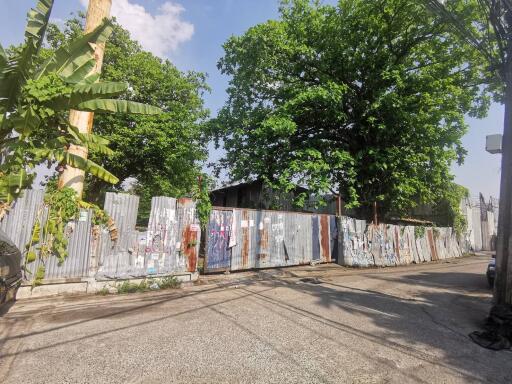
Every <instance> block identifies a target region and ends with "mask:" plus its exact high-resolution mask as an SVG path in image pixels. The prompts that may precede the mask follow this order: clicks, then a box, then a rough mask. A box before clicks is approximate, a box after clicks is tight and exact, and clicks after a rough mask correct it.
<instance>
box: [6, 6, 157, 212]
mask: <svg viewBox="0 0 512 384" xmlns="http://www.w3.org/2000/svg"><path fill="white" fill-rule="evenodd" d="M52 7H53V1H52V0H40V1H38V2H37V5H36V7H35V8H34V9H32V10H30V12H29V13H28V15H27V27H26V29H25V40H24V42H23V44H21V45H20V46H19V47H11V48H10V49H8V50H4V49H3V48H2V47H1V46H0V154H1V155H2V158H1V159H0V218H1V216H2V214H3V213H5V211H6V209H7V207H8V206H9V205H10V204H11V203H12V201H13V200H14V199H15V198H16V197H17V196H18V195H19V194H20V193H21V190H22V189H23V188H28V187H30V186H31V185H32V183H33V180H34V176H35V171H34V170H35V168H36V167H37V166H39V165H41V164H43V163H46V164H47V165H48V166H49V167H51V165H52V164H55V163H58V164H59V165H60V166H61V167H66V166H73V167H77V168H81V169H83V170H85V171H87V172H89V173H90V174H92V175H94V176H96V177H98V178H101V179H102V180H103V181H105V182H107V183H117V182H118V179H117V178H116V177H115V176H114V175H112V174H111V173H110V172H108V171H107V170H106V169H104V168H103V167H101V166H100V165H98V164H97V163H95V162H94V161H91V160H88V159H84V158H82V157H80V156H77V155H74V154H72V153H70V152H69V151H67V148H69V146H70V145H72V144H74V145H81V146H84V147H87V149H88V150H90V151H91V152H96V153H99V154H105V155H108V154H110V153H112V151H111V150H110V149H109V148H108V147H107V145H108V143H109V142H108V140H106V139H104V138H102V137H101V136H98V135H93V134H85V133H82V132H79V131H78V129H77V128H76V127H74V126H72V125H71V124H70V123H69V119H68V117H69V110H70V109H75V110H79V111H93V112H94V111H95V112H120V111H122V112H123V113H135V114H139V113H143V114H158V113H160V112H161V110H160V108H158V107H152V106H149V105H145V104H141V103H137V102H131V101H126V100H120V99H116V98H115V97H119V96H121V95H122V94H123V93H124V92H125V91H126V90H127V87H128V86H127V83H126V82H103V81H102V82H98V80H99V76H98V75H97V74H95V73H92V69H93V68H94V66H95V57H94V48H93V45H94V44H100V43H104V42H105V41H106V40H107V39H108V37H109V36H110V34H111V32H112V25H111V23H110V22H109V21H104V22H103V23H101V24H100V25H99V26H98V27H97V28H96V29H95V30H93V31H92V32H91V33H89V34H87V35H84V36H81V37H80V38H76V39H73V40H70V41H69V44H62V45H61V46H60V47H59V48H58V49H55V50H53V51H51V52H45V53H44V54H42V53H41V47H42V43H43V40H44V38H45V34H46V29H47V25H48V21H49V18H50V14H51V10H52Z"/></svg>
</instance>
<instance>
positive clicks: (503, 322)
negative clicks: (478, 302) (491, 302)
mask: <svg viewBox="0 0 512 384" xmlns="http://www.w3.org/2000/svg"><path fill="white" fill-rule="evenodd" d="M484 329H485V331H483V332H479V331H475V332H472V333H471V334H470V335H469V337H470V338H471V340H473V341H474V342H475V343H477V344H478V345H480V346H482V347H484V348H488V349H492V350H494V351H499V350H502V349H510V348H511V347H512V306H511V305H495V306H494V307H492V308H491V312H490V314H489V317H488V318H487V320H486V322H485V326H484Z"/></svg>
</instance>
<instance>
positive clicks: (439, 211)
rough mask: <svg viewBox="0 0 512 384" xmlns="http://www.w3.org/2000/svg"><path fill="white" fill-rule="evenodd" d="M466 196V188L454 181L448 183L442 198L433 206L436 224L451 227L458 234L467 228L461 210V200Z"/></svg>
mask: <svg viewBox="0 0 512 384" xmlns="http://www.w3.org/2000/svg"><path fill="white" fill-rule="evenodd" d="M468 196H469V191H468V190H467V189H466V188H464V187H462V186H460V185H457V184H455V183H450V184H448V185H447V186H446V189H445V194H444V197H443V199H442V200H440V201H438V202H437V203H436V204H435V205H434V207H433V210H434V221H435V222H436V224H437V225H438V226H448V227H452V228H454V230H455V232H456V233H457V234H458V235H460V234H463V233H464V232H465V231H466V229H467V222H466V218H465V216H464V215H463V214H462V211H461V202H462V201H463V199H464V198H467V197H468Z"/></svg>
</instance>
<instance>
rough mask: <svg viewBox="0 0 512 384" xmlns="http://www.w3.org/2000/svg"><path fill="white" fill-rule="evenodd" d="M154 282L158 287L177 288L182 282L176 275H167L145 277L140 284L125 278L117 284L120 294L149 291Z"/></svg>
mask: <svg viewBox="0 0 512 384" xmlns="http://www.w3.org/2000/svg"><path fill="white" fill-rule="evenodd" d="M154 284H156V286H158V289H177V288H180V287H181V282H180V281H179V280H178V279H177V277H176V276H166V277H163V278H161V279H144V280H142V281H141V282H140V283H139V284H137V283H133V282H130V281H128V280H125V281H123V282H122V283H119V284H117V285H116V288H117V293H118V294H125V293H135V292H147V291H149V290H151V289H153V288H151V287H152V286H153V285H154ZM107 293H108V289H107Z"/></svg>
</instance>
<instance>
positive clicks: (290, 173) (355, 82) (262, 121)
mask: <svg viewBox="0 0 512 384" xmlns="http://www.w3.org/2000/svg"><path fill="white" fill-rule="evenodd" d="M453 3H457V4H458V5H459V6H460V7H462V6H463V4H465V2H464V1H462V0H456V1H455V0H454V1H453ZM464 9H465V11H466V12H465V13H464V18H463V22H464V23H465V24H466V25H468V26H471V23H472V22H473V21H474V20H477V19H478V18H479V17H480V15H479V13H478V12H477V9H476V8H474V7H473V8H472V7H467V8H464ZM280 11H281V17H280V20H277V21H275V20H271V21H268V22H265V23H263V24H259V25H256V26H254V27H252V28H250V29H249V30H248V31H247V32H246V33H244V34H243V35H242V36H235V37H232V38H230V39H229V40H228V41H227V42H226V43H225V44H224V50H225V55H224V57H223V58H222V59H221V60H220V61H219V64H218V67H219V69H220V70H221V71H222V73H223V74H225V75H228V76H231V81H230V86H229V88H228V94H229V100H228V101H227V103H226V105H225V107H224V108H223V109H222V110H221V111H220V113H219V115H218V117H217V118H216V119H214V120H212V122H211V123H210V128H211V130H212V133H213V134H214V135H216V137H217V139H218V140H219V141H218V143H219V142H220V140H222V142H223V143H224V147H225V149H226V152H227V153H226V156H225V157H224V159H222V161H220V163H219V164H218V170H219V171H220V170H225V169H227V170H228V171H229V174H230V177H231V179H232V180H233V181H238V180H250V179H253V180H254V179H258V178H259V179H263V180H265V181H266V182H267V183H268V184H269V185H270V186H271V187H273V188H276V189H281V190H283V191H290V190H291V189H293V188H294V186H295V185H296V184H299V185H302V186H305V187H307V188H308V189H309V190H310V191H311V192H312V193H315V194H317V195H323V194H325V193H327V192H331V193H335V194H338V192H339V194H340V195H341V197H342V198H343V200H344V201H345V202H346V203H347V207H358V210H359V212H360V215H361V216H366V217H370V216H371V212H372V205H373V202H375V201H377V202H378V205H379V211H380V213H381V215H385V214H386V213H387V212H388V211H389V210H390V209H391V208H393V209H394V210H395V211H397V213H405V212H407V211H408V210H410V209H411V208H413V207H414V206H416V205H418V204H432V203H435V202H438V201H440V200H442V199H443V198H445V197H446V193H447V191H446V185H448V184H449V183H450V182H451V181H452V179H453V176H452V175H451V171H450V166H451V164H452V163H453V162H454V161H457V162H459V163H460V162H462V161H463V159H464V155H465V153H466V152H465V150H464V148H463V147H462V144H461V137H462V136H463V135H464V133H465V132H466V129H467V127H466V124H465V121H464V117H465V115H471V116H476V117H482V116H484V115H485V113H486V111H487V109H488V105H489V102H490V99H489V94H488V91H489V88H488V87H486V86H485V85H482V80H481V79H482V73H484V72H485V71H486V69H487V64H486V62H485V60H483V59H482V56H481V55H480V54H478V53H477V52H475V50H473V49H471V47H470V46H469V45H468V44H466V43H465V42H464V41H461V40H460V39H459V38H458V37H454V36H453V34H452V33H450V31H449V30H448V28H447V27H446V25H445V24H444V23H443V22H441V21H439V20H437V19H436V18H434V17H433V16H432V14H431V13H430V12H428V11H427V10H426V9H425V7H424V6H423V5H422V4H421V3H420V2H418V1H413V0H360V1H352V0H340V1H339V2H338V5H337V6H331V5H321V4H320V3H319V2H315V1H308V0H289V1H283V2H282V5H281V8H280Z"/></svg>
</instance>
